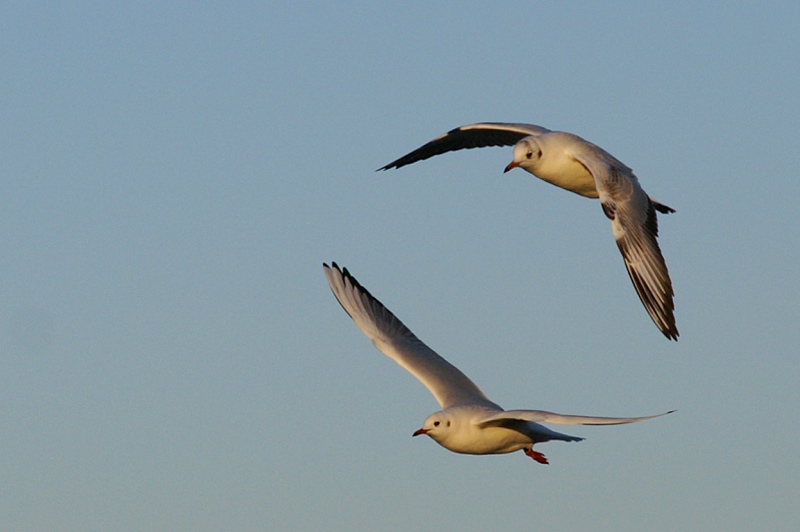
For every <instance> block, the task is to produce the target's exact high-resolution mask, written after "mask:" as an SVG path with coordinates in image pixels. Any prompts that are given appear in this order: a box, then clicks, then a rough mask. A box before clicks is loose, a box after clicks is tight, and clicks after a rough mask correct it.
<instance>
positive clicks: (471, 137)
mask: <svg viewBox="0 0 800 532" xmlns="http://www.w3.org/2000/svg"><path fill="white" fill-rule="evenodd" d="M500 126H501V125H500V124H497V128H496V129H495V128H471V127H470V126H461V127H457V128H455V129H451V130H450V131H448V132H447V133H445V134H444V135H442V136H440V137H438V138H435V139H433V140H432V141H430V142H428V143H427V144H424V145H423V146H420V147H419V148H417V149H416V150H414V151H412V152H410V153H407V154H406V155H403V156H402V157H400V158H399V159H397V160H396V161H392V162H390V163H389V164H387V165H386V166H383V167H381V168H378V170H376V172H377V171H380V170H389V169H392V168H401V167H403V166H406V165H409V164H413V163H415V162H417V161H424V160H425V159H430V158H431V157H434V156H436V155H441V154H443V153H447V152H450V151H458V150H469V149H472V148H485V147H487V146H513V145H514V144H516V143H517V142H518V141H519V140H520V139H522V138H525V137H527V136H528V135H529V134H530V133H523V132H521V131H517V130H509V129H502V128H501V127H500ZM465 128H466V129H465Z"/></svg>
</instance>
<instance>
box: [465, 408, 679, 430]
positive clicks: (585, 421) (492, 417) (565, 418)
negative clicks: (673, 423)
mask: <svg viewBox="0 0 800 532" xmlns="http://www.w3.org/2000/svg"><path fill="white" fill-rule="evenodd" d="M673 412H674V410H670V411H669V412H664V413H663V414H656V415H655V416H644V417H596V416H570V415H565V414H556V413H555V412H545V411H544V410H505V411H503V412H497V413H496V414H488V415H487V416H485V417H484V418H483V419H482V420H481V421H480V422H479V423H478V425H479V426H481V427H486V426H492V425H504V424H506V423H509V422H513V421H533V422H534V423H553V424H555V425H624V424H625V423H636V422H638V421H645V420H648V419H654V418H657V417H661V416H666V415H667V414H671V413H673Z"/></svg>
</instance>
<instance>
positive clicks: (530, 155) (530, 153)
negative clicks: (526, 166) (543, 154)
mask: <svg viewBox="0 0 800 532" xmlns="http://www.w3.org/2000/svg"><path fill="white" fill-rule="evenodd" d="M525 157H527V158H528V159H530V158H531V157H533V152H532V151H529V152H528V153H526V154H525Z"/></svg>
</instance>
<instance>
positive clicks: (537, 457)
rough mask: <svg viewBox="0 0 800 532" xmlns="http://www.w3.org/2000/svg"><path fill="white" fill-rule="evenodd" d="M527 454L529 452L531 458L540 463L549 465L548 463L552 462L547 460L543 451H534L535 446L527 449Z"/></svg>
mask: <svg viewBox="0 0 800 532" xmlns="http://www.w3.org/2000/svg"><path fill="white" fill-rule="evenodd" d="M525 454H527V455H528V456H530V457H531V458H533V459H534V460H536V461H537V462H539V463H540V464H544V465H547V464H549V463H550V462H548V461H547V458H545V457H544V455H543V454H542V453H540V452H537V451H534V450H533V447H531V448H530V449H525Z"/></svg>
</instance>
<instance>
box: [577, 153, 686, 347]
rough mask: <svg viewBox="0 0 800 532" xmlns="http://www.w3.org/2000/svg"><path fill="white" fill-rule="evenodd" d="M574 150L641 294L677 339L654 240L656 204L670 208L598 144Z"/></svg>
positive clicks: (667, 286) (667, 332)
mask: <svg viewBox="0 0 800 532" xmlns="http://www.w3.org/2000/svg"><path fill="white" fill-rule="evenodd" d="M573 155H574V157H575V159H576V160H578V161H579V162H580V163H581V164H583V165H584V166H585V167H586V169H587V170H588V171H589V172H590V173H591V174H592V176H593V177H594V180H595V184H596V186H597V192H598V194H599V197H600V203H601V205H602V207H603V212H604V213H605V215H606V216H607V217H608V219H609V220H611V230H612V231H613V232H614V238H615V239H616V241H617V246H618V247H619V250H620V252H621V253H622V258H623V259H624V260H625V267H626V268H627V269H628V275H629V276H630V278H631V281H632V282H633V286H634V288H636V293H637V294H639V299H641V300H642V303H643V304H644V307H645V309H647V312H648V314H650V318H652V320H653V322H654V323H655V324H656V326H657V327H658V328H659V330H660V331H661V332H662V334H664V336H666V337H667V338H669V339H670V340H677V339H678V336H679V333H678V328H677V326H676V325H675V314H674V312H675V303H674V302H673V297H674V295H675V294H674V292H673V290H672V281H671V280H670V278H669V271H668V270H667V264H666V262H664V257H663V255H661V249H660V248H659V247H658V241H657V240H656V237H658V220H657V218H656V209H658V210H660V211H661V212H674V211H673V210H672V209H670V208H669V207H666V206H665V205H661V204H660V203H655V202H654V201H653V200H651V199H650V198H649V197H648V196H647V194H646V193H645V191H644V190H643V189H642V187H641V185H640V184H639V180H638V179H637V178H636V176H635V175H634V174H633V172H632V171H631V170H630V168H628V167H627V166H625V165H624V164H622V163H620V162H619V161H617V160H616V159H614V158H613V157H611V156H610V155H608V154H606V153H605V152H600V151H599V148H598V152H589V153H579V154H573Z"/></svg>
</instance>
